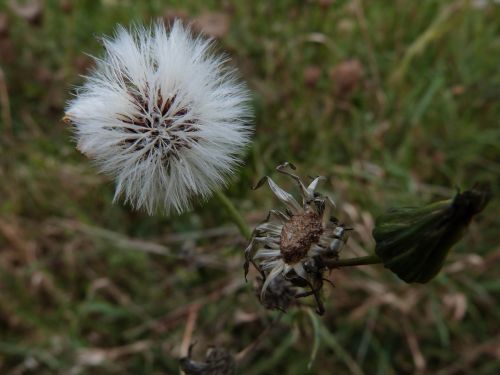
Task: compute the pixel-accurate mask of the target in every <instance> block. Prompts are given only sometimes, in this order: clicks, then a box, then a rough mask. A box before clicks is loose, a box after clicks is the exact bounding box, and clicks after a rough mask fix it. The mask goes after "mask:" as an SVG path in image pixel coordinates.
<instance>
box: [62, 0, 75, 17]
mask: <svg viewBox="0 0 500 375" xmlns="http://www.w3.org/2000/svg"><path fill="white" fill-rule="evenodd" d="M59 8H60V9H61V10H62V11H63V12H64V13H66V14H68V13H71V12H72V11H73V1H72V0H60V1H59Z"/></svg>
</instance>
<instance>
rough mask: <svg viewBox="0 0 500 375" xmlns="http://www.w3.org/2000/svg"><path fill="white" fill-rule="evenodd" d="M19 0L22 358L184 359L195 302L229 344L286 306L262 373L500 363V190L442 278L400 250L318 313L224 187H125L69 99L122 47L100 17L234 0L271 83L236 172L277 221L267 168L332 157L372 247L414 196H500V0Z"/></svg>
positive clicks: (226, 43)
mask: <svg viewBox="0 0 500 375" xmlns="http://www.w3.org/2000/svg"><path fill="white" fill-rule="evenodd" d="M6 3H8V2H5V3H4V2H2V3H1V4H0V12H1V13H6V14H7V15H8V19H9V27H8V35H3V36H1V34H2V33H1V31H0V40H2V38H3V40H7V39H8V41H9V43H10V47H9V48H8V49H7V48H6V47H5V44H2V46H4V47H2V48H3V49H2V50H0V67H1V68H2V70H3V72H4V75H5V77H6V85H7V88H8V96H7V98H8V101H9V108H10V115H9V111H7V106H6V104H5V103H6V101H5V95H3V96H2V94H0V99H2V100H0V103H1V104H0V114H1V115H2V116H0V134H1V140H0V372H1V373H12V374H31V373H33V374H35V373H36V374H53V373H83V374H86V373H92V372H94V373H106V374H115V373H116V374H123V373H134V374H142V373H144V374H149V373H151V374H153V373H154V374H160V373H168V374H170V373H179V369H178V362H177V357H178V355H179V348H180V345H181V342H182V339H183V336H184V334H185V326H186V321H187V320H188V316H189V315H190V314H191V316H192V317H193V316H195V317H196V324H195V330H194V332H193V335H192V338H191V339H192V340H191V341H192V342H197V345H196V346H195V348H194V352H195V355H196V357H197V358H202V357H203V355H204V351H205V349H206V348H207V347H208V346H210V345H221V346H225V347H226V348H228V349H230V350H231V351H232V352H233V353H237V352H240V351H241V350H243V349H244V348H246V347H247V346H248V345H250V344H251V343H252V342H254V341H255V340H257V338H258V336H259V335H260V333H261V332H262V331H264V330H265V329H266V327H268V326H269V325H271V328H270V329H268V330H267V331H266V333H265V334H264V335H263V336H262V337H261V339H260V341H259V342H258V345H257V346H256V348H255V350H252V351H251V352H250V354H249V355H248V356H246V357H245V358H244V360H243V361H241V363H240V365H239V370H240V373H244V374H247V373H248V374H269V373H286V374H303V373H306V372H307V368H308V364H309V363H310V361H312V362H311V370H310V371H311V373H317V374H330V373H332V372H335V373H339V374H343V373H358V374H359V373H366V374H373V373H376V374H391V373H392V374H400V373H415V372H418V371H420V372H428V373H440V374H453V373H474V374H492V373H497V372H499V371H500V365H499V364H498V361H497V360H495V356H496V355H497V351H498V349H497V348H498V346H499V345H500V336H499V335H498V322H499V320H500V308H499V306H498V300H499V297H500V284H499V282H498V273H499V272H500V267H499V266H498V262H497V260H498V257H499V254H500V248H499V242H498V227H499V225H500V219H499V218H498V215H497V214H496V213H497V212H498V210H499V209H500V206H499V203H498V200H496V199H494V200H493V201H492V202H491V204H490V206H489V207H488V208H487V209H486V210H485V212H484V213H482V214H481V215H480V216H479V217H478V218H477V220H475V221H474V223H473V224H472V226H471V228H470V230H469V234H468V236H467V237H466V238H465V239H464V241H462V242H461V243H460V244H459V245H457V246H456V248H455V251H454V252H452V254H451V255H450V258H449V259H448V261H447V267H445V270H444V272H443V273H442V274H441V275H440V276H439V277H438V278H437V279H435V280H434V281H432V282H431V283H430V284H427V285H422V286H413V285H406V284H404V283H403V282H401V281H399V280H398V279H396V278H395V277H394V276H392V275H391V274H389V273H388V272H386V271H384V270H383V269H382V268H381V267H378V266H370V267H364V268H360V269H354V270H352V269H345V270H342V271H335V272H333V274H332V279H333V281H334V282H335V285H336V287H335V288H334V289H333V288H329V287H328V288H327V290H326V292H325V300H326V308H327V313H326V315H325V316H324V317H322V318H321V319H320V320H319V321H315V320H311V317H310V315H309V314H308V313H307V312H306V310H305V309H295V310H293V311H292V312H290V313H289V314H287V315H285V316H281V317H280V314H278V313H275V312H272V313H270V312H267V311H265V310H264V309H263V308H262V307H261V306H260V305H259V304H258V301H257V299H256V297H255V295H254V293H253V291H252V288H251V286H250V285H245V284H243V271H242V263H243V257H242V252H243V249H244V247H245V241H244V240H243V239H242V238H241V237H240V236H239V235H238V232H237V231H236V230H233V227H232V225H231V223H230V222H229V218H228V216H227V215H226V214H225V212H224V211H223V210H222V209H221V208H220V207H219V204H218V203H217V201H216V200H211V201H209V202H207V203H206V204H204V205H201V204H200V205H199V206H198V207H197V208H196V209H195V210H194V211H193V212H192V213H190V214H185V215H182V216H181V217H172V218H166V217H163V216H161V215H157V216H154V217H148V216H147V215H145V214H144V213H140V212H139V213H138V212H132V211H131V210H130V208H129V207H124V206H122V205H112V204H111V200H112V196H113V184H112V181H109V180H108V179H106V178H105V177H103V176H101V175H98V174H97V172H96V170H95V168H93V167H92V165H91V163H90V162H89V161H88V160H86V159H85V158H84V157H83V156H82V155H80V154H79V153H78V152H77V151H76V150H75V148H74V142H73V141H72V140H71V137H72V135H71V131H70V129H68V128H67V127H66V126H65V125H64V124H63V123H62V122H61V121H60V118H61V117H62V115H63V112H64V103H65V101H66V100H67V99H68V98H69V97H70V91H71V90H72V88H73V87H75V85H78V84H79V83H81V82H82V79H81V78H79V74H85V71H86V69H85V66H87V65H88V58H87V57H86V54H93V55H99V54H100V53H101V52H102V49H101V47H100V44H99V42H98V40H97V39H96V36H99V35H101V34H103V33H104V34H110V33H112V31H113V29H114V27H115V24H116V23H117V22H119V23H122V24H125V25H129V24H131V23H133V22H138V21H139V22H143V21H150V20H152V19H155V18H157V17H159V16H161V15H163V14H164V13H165V10H166V9H167V4H168V8H169V9H182V10H184V11H186V12H187V13H188V14H189V15H191V16H193V17H195V16H197V15H199V14H202V13H204V12H207V11H209V10H211V11H218V12H225V13H227V14H228V16H229V17H230V20H231V27H230V30H229V32H228V33H227V34H226V35H225V36H224V37H223V38H221V40H220V43H219V45H220V48H221V49H223V50H225V51H227V52H228V53H229V54H230V55H231V56H232V58H233V61H234V64H235V65H236V66H238V68H239V69H240V70H241V72H242V75H243V77H244V79H245V80H246V81H247V82H248V83H249V85H250V87H251V88H252V91H253V95H254V107H255V111H256V132H255V138H254V143H253V146H252V148H251V149H250V150H249V152H248V155H247V158H246V163H245V166H244V167H243V168H242V169H241V170H240V172H239V174H238V176H237V177H235V178H234V180H233V182H232V184H231V188H230V190H229V192H228V194H229V195H230V197H231V198H232V199H233V200H234V201H235V202H236V204H237V206H238V207H239V208H241V211H242V212H243V213H244V215H245V217H246V218H247V219H248V220H249V221H250V222H251V223H252V224H255V223H256V222H258V221H259V220H262V219H263V218H264V217H265V215H266V212H267V211H268V210H269V209H270V208H272V207H274V206H275V205H276V202H275V201H274V200H273V198H272V196H271V193H270V192H269V191H267V190H266V189H264V188H262V189H260V190H258V191H252V190H251V189H250V188H249V187H250V186H251V185H252V184H253V183H254V182H255V181H257V180H258V178H260V177H261V176H262V175H263V174H266V173H269V174H270V173H274V172H273V168H274V166H276V165H277V164H278V163H281V162H283V161H285V160H288V161H291V162H293V163H295V164H296V165H297V167H298V172H299V173H300V174H302V175H304V176H306V175H320V174H321V175H325V176H327V177H328V182H326V183H324V185H323V187H324V191H326V192H328V193H329V194H331V195H332V197H334V199H335V200H336V202H337V204H338V207H339V210H338V212H337V215H338V216H339V217H341V218H342V219H343V220H345V221H346V222H348V223H350V224H352V225H354V226H355V229H356V233H355V234H354V235H353V237H352V238H351V239H350V240H349V241H350V248H349V249H347V250H346V253H345V256H352V255H355V254H358V255H362V254H363V250H361V249H367V250H369V249H371V247H372V246H373V244H372V242H371V239H370V229H371V226H372V223H373V220H374V219H373V218H374V217H376V216H377V215H378V214H380V213H381V212H382V211H384V210H385V209H386V208H388V207H390V206H392V205H401V204H420V203H423V202H428V201H431V200H437V199H441V198H443V197H445V196H450V195H452V194H453V192H454V189H455V188H456V187H461V188H468V187H470V186H472V185H473V184H474V182H476V181H489V182H490V183H491V185H492V189H493V193H494V194H495V195H496V196H498V193H499V190H500V178H499V176H500V174H499V171H500V142H499V139H500V127H499V126H498V120H499V115H500V107H499V105H498V102H499V97H500V89H499V88H500V71H499V69H498V56H499V53H500V22H499V20H500V7H499V6H497V5H490V6H487V7H485V8H478V7H475V6H473V4H475V3H476V2H473V1H470V2H467V1H437V0H432V1H431V0H422V1H388V0H386V1H377V2H368V1H364V2H360V1H341V0H339V1H333V2H332V4H330V5H325V6H322V5H321V3H326V2H321V1H292V0H289V1H284V0H278V1H259V2H257V1H245V0H238V1H194V0H189V1H168V2H166V1H164V2H161V1H150V2H133V1H121V2H120V1H102V2H100V1H94V0H92V1H90V0H86V1H78V2H75V4H74V5H73V6H72V9H71V10H69V11H65V10H64V9H62V8H61V7H60V5H59V3H60V2H59V1H56V0H52V1H46V2H45V7H44V8H43V18H42V20H41V22H39V23H38V24H32V23H30V22H27V21H26V20H24V19H22V18H20V17H19V16H17V15H16V14H15V13H14V12H13V11H12V9H11V7H9V6H7V5H6ZM357 3H362V4H363V11H362V12H360V11H357V10H356V6H355V4H357ZM346 59H357V60H359V61H360V62H361V64H362V66H363V71H364V74H363V76H362V78H361V79H360V80H359V82H358V84H357V86H356V87H355V88H354V89H353V92H352V93H351V94H350V95H342V94H340V95H339V94H335V85H336V82H334V81H332V79H331V77H330V71H331V70H332V69H333V68H334V67H335V66H336V65H337V64H339V63H340V62H342V61H344V60H346ZM310 66H314V67H317V68H318V69H319V70H320V72H321V73H320V76H319V78H318V80H317V82H316V83H315V84H314V85H310V84H309V85H308V84H306V82H305V80H304V71H305V69H306V68H307V67H310ZM0 93H1V87H0ZM9 124H11V126H9ZM274 175H275V174H274ZM276 179H277V180H278V181H279V182H280V183H281V184H283V185H284V186H286V187H287V188H292V185H291V184H289V183H288V181H287V180H286V179H281V177H278V176H276ZM212 229H217V230H215V231H211V230H212ZM195 302H197V303H199V305H198V307H197V308H193V305H190V304H192V303H195ZM308 302H311V303H312V301H308ZM195 307H196V306H195ZM313 347H314V348H315V349H314V350H315V351H316V350H317V353H314V355H313V356H312V354H311V351H312V348H313Z"/></svg>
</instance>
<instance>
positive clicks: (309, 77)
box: [304, 65, 321, 87]
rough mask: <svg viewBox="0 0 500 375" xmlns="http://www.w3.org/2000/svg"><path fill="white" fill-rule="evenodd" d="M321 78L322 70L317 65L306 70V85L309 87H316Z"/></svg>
mask: <svg viewBox="0 0 500 375" xmlns="http://www.w3.org/2000/svg"><path fill="white" fill-rule="evenodd" d="M320 78H321V68H320V67H319V66H316V65H310V66H308V67H306V68H305V69H304V83H305V84H306V85H307V86H309V87H314V86H316V83H318V81H319V79H320Z"/></svg>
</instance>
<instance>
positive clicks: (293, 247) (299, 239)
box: [280, 212, 323, 264]
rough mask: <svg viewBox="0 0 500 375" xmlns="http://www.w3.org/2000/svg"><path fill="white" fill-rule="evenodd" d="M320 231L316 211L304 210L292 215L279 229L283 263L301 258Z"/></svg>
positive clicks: (321, 231) (321, 227) (315, 241)
mask: <svg viewBox="0 0 500 375" xmlns="http://www.w3.org/2000/svg"><path fill="white" fill-rule="evenodd" d="M322 233H323V225H322V222H321V218H320V216H319V215H318V214H317V213H315V212H305V213H301V214H298V215H294V216H292V218H291V219H290V220H289V221H288V222H287V223H285V225H283V229H282V230H281V238H280V251H281V256H282V257H283V260H284V261H285V263H288V264H293V263H297V262H298V261H300V260H301V259H303V258H304V257H305V256H306V255H307V253H308V252H309V249H310V247H311V245H312V244H314V243H317V242H318V241H319V239H320V237H321V234H322Z"/></svg>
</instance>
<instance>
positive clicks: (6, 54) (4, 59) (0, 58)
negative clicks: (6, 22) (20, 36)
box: [0, 37, 16, 63]
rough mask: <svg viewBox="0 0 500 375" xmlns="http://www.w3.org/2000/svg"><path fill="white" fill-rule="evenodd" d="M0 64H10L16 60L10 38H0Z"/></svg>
mask: <svg viewBox="0 0 500 375" xmlns="http://www.w3.org/2000/svg"><path fill="white" fill-rule="evenodd" d="M0 51H1V53H0V63H12V62H14V60H15V58H16V54H15V52H14V44H13V43H12V41H11V40H10V38H7V37H5V38H2V37H0Z"/></svg>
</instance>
